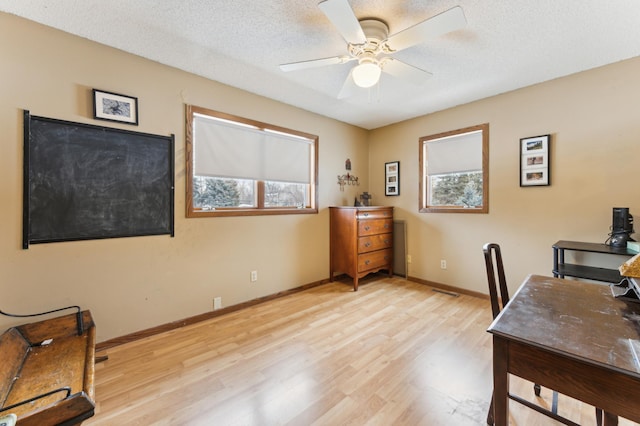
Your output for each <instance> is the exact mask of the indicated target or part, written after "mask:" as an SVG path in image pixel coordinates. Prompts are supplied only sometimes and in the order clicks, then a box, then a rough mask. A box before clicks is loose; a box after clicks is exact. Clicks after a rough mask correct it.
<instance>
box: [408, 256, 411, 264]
mask: <svg viewBox="0 0 640 426" xmlns="http://www.w3.org/2000/svg"><path fill="white" fill-rule="evenodd" d="M407 263H411V255H410V254H408V255H407Z"/></svg>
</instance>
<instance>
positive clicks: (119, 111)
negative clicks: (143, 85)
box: [93, 89, 138, 126]
mask: <svg viewBox="0 0 640 426" xmlns="http://www.w3.org/2000/svg"><path fill="white" fill-rule="evenodd" d="M93 118H95V119H98V120H107V121H119V122H121V123H129V124H133V125H136V126H137V125H138V98H134V97H131V96H125V95H119V94H117V93H111V92H105V91H102V90H98V89H93Z"/></svg>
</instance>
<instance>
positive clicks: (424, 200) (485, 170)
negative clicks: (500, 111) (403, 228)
mask: <svg viewBox="0 0 640 426" xmlns="http://www.w3.org/2000/svg"><path fill="white" fill-rule="evenodd" d="M476 131H482V206H481V207H477V208H474V207H471V208H468V207H464V206H457V205H447V206H432V205H429V204H428V200H429V194H427V190H428V183H427V170H426V168H425V165H426V164H425V161H426V160H427V159H426V158H424V156H425V154H424V145H425V144H426V143H427V142H429V141H433V140H436V139H442V138H446V137H451V136H455V135H461V134H465V133H471V132H476ZM418 150H419V159H420V161H419V178H418V182H419V185H418V186H419V195H418V197H419V200H418V202H419V204H418V206H419V212H420V213H489V123H484V124H479V125H476V126H470V127H465V128H462V129H457V130H452V131H448V132H444V133H438V134H435V135H429V136H423V137H421V138H420V139H419V143H418Z"/></svg>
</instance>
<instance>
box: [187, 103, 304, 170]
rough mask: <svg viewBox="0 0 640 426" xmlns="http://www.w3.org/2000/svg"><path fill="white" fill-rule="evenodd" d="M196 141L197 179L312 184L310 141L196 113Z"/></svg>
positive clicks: (194, 138)
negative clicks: (207, 177) (223, 178)
mask: <svg viewBox="0 0 640 426" xmlns="http://www.w3.org/2000/svg"><path fill="white" fill-rule="evenodd" d="M193 140H194V141H195V144H194V159H195V160H194V172H195V173H194V174H195V175H196V176H212V177H227V178H236V179H254V180H269V181H279V182H290V183H310V181H311V160H312V155H313V150H312V148H313V141H312V140H310V139H307V138H303V137H299V136H296V135H291V134H285V133H280V132H274V131H269V130H264V129H258V128H256V127H254V126H249V125H243V124H241V123H233V122H230V121H227V120H221V119H217V118H213V117H207V116H204V115H199V114H194V118H193Z"/></svg>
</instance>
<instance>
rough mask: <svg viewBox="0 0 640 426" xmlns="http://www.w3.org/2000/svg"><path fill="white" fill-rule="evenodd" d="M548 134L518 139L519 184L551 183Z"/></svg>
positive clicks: (542, 184) (546, 184) (544, 184)
mask: <svg viewBox="0 0 640 426" xmlns="http://www.w3.org/2000/svg"><path fill="white" fill-rule="evenodd" d="M549 141H550V135H542V136H534V137H530V138H524V139H520V186H548V185H551V176H549V160H550V149H549V148H550V147H549Z"/></svg>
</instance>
